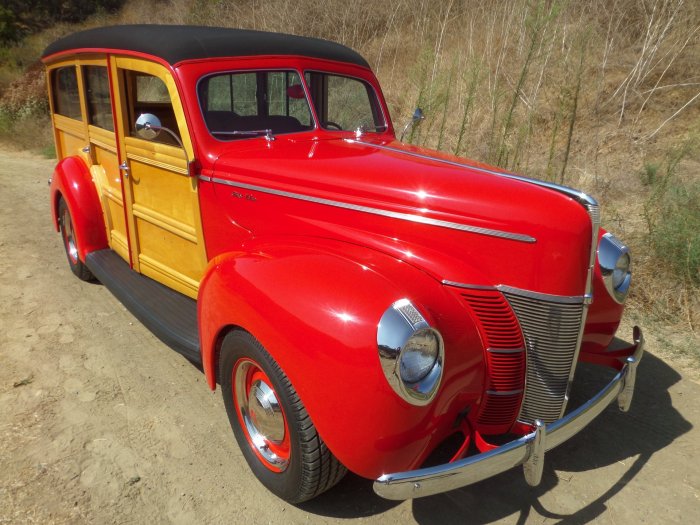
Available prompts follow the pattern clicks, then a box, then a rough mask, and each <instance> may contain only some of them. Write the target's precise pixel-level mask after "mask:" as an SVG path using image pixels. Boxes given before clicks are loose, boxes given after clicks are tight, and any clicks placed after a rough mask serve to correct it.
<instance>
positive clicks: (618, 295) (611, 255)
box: [598, 233, 632, 304]
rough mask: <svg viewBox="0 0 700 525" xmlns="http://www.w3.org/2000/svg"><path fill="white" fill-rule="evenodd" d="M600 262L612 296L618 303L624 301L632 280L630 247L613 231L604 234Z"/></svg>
mask: <svg viewBox="0 0 700 525" xmlns="http://www.w3.org/2000/svg"><path fill="white" fill-rule="evenodd" d="M621 263H622V264H621ZM598 264H599V265H600V273H601V275H602V277H603V283H604V284H605V288H606V289H607V291H608V293H609V294H610V297H612V298H613V299H614V300H615V302H617V303H618V304H622V303H624V302H625V299H626V298H627V294H628V293H629V289H630V283H631V282H632V272H631V267H632V259H631V256H630V251H629V248H628V247H627V246H626V245H625V244H623V243H622V241H620V239H618V238H617V237H615V236H614V235H613V234H612V233H606V234H604V235H603V236H602V237H601V239H600V244H599V245H598Z"/></svg>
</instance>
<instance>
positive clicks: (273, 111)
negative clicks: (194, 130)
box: [197, 71, 314, 140]
mask: <svg viewBox="0 0 700 525" xmlns="http://www.w3.org/2000/svg"><path fill="white" fill-rule="evenodd" d="M197 90H198V94H199V102H200V106H201V108H202V111H203V113H204V119H205V121H206V123H207V127H208V128H209V131H210V132H211V133H212V135H214V136H215V137H216V138H218V139H221V140H233V139H240V138H251V137H255V136H257V135H260V134H262V133H264V132H265V131H266V130H270V131H271V132H272V133H273V134H279V133H293V132H298V131H306V130H309V129H312V128H313V125H314V123H313V118H312V116H311V110H310V108H309V103H308V101H307V100H306V94H305V92H304V89H303V87H302V84H301V79H300V77H299V74H298V73H297V72H295V71H256V72H248V71H246V72H241V73H222V74H218V75H212V76H209V77H205V78H203V79H202V80H201V81H200V82H199V85H198V88H197Z"/></svg>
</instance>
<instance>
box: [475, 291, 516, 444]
mask: <svg viewBox="0 0 700 525" xmlns="http://www.w3.org/2000/svg"><path fill="white" fill-rule="evenodd" d="M462 297H464V299H465V300H466V302H467V304H468V305H469V308H470V309H471V310H472V312H473V313H474V318H475V320H476V321H477V325H478V327H479V331H480V333H481V337H482V339H483V341H484V344H485V345H486V366H487V368H488V384H487V385H486V393H485V394H484V400H483V403H482V405H481V407H480V408H479V413H478V415H477V418H476V422H477V425H478V429H479V430H480V431H481V432H483V433H486V434H490V433H493V434H497V433H503V432H507V431H508V430H510V428H511V426H512V425H513V423H514V422H515V418H516V417H517V415H518V412H519V410H520V404H521V402H522V397H523V385H524V383H525V347H524V341H523V338H522V332H521V330H520V325H519V324H518V321H517V320H516V318H515V316H514V313H513V310H512V309H511V307H510V306H509V305H508V302H507V301H506V300H505V298H504V297H503V295H501V293H500V292H498V291H496V290H473V291H469V292H464V293H463V294H462Z"/></svg>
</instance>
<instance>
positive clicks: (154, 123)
mask: <svg viewBox="0 0 700 525" xmlns="http://www.w3.org/2000/svg"><path fill="white" fill-rule="evenodd" d="M134 128H135V129H136V134H137V135H138V136H139V137H141V138H142V139H146V140H153V139H154V138H156V137H157V136H158V135H160V132H161V130H162V129H163V126H162V125H161V123H160V119H159V118H158V117H156V116H155V115H153V114H151V113H141V114H140V115H139V118H137V119H136V124H135V125H134Z"/></svg>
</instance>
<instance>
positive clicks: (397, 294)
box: [198, 239, 483, 477]
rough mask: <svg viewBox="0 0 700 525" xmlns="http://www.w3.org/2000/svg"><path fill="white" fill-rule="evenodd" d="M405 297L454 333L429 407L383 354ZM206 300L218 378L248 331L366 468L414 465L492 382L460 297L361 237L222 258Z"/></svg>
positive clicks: (344, 450)
mask: <svg viewBox="0 0 700 525" xmlns="http://www.w3.org/2000/svg"><path fill="white" fill-rule="evenodd" d="M389 276H390V277H389ZM404 297H405V298H408V299H410V300H412V301H413V302H414V304H415V305H416V306H417V307H418V308H419V309H420V310H421V312H422V313H423V315H424V316H425V318H426V319H427V320H428V321H429V322H430V323H431V324H432V325H433V326H436V327H437V328H438V329H440V330H441V331H442V333H443V337H444V338H445V346H446V355H445V362H446V365H445V373H444V377H443V382H442V384H441V387H440V393H439V394H438V396H437V397H436V399H435V400H434V401H433V402H432V403H431V404H429V405H428V406H426V407H416V406H412V405H409V404H408V403H407V402H406V401H404V400H403V399H402V398H400V397H399V396H398V395H397V394H396V393H394V391H393V390H392V389H391V387H390V386H389V384H388V382H387V380H386V378H385V377H384V374H383V372H382V370H381V367H380V363H379V355H378V351H377V324H378V322H379V319H380V318H381V316H382V314H383V313H384V311H385V310H386V309H387V308H388V307H389V306H390V305H391V304H392V303H393V302H395V301H397V300H399V299H401V298H404ZM198 305H199V306H198V307H199V320H200V341H201V346H202V361H203V366H204V371H205V373H206V377H207V381H208V383H209V385H210V387H211V388H215V385H216V379H217V378H216V375H217V370H216V369H217V366H218V364H217V355H218V349H219V344H220V341H221V339H222V338H223V335H225V334H226V333H227V331H228V330H230V329H233V328H235V327H239V328H242V329H244V330H247V331H248V332H250V333H251V334H252V335H253V336H255V337H256V338H257V339H258V340H259V341H260V342H261V343H262V344H263V346H264V347H265V348H266V349H267V350H268V352H270V354H271V355H272V357H273V358H274V359H275V360H276V361H277V362H278V363H279V365H280V366H281V368H282V369H283V370H284V372H285V374H287V376H288V378H289V379H290V381H291V382H292V384H293V385H294V387H295V389H296V391H297V393H298V395H299V397H300V398H301V400H302V402H303V403H304V405H305V407H306V409H307V411H308V413H309V415H310V417H311V419H312V420H313V421H314V424H315V425H316V427H317V429H318V431H319V433H320V435H321V436H323V439H324V440H325V442H326V443H327V445H328V446H329V448H330V449H331V450H332V451H333V453H334V454H335V455H336V456H337V457H338V459H340V461H341V462H343V463H344V464H345V465H346V466H347V467H348V468H349V469H351V470H352V471H354V472H356V473H358V474H360V475H363V476H367V477H373V476H377V475H379V474H381V473H382V472H388V471H391V470H392V469H394V468H400V469H404V468H410V467H412V466H415V465H416V463H417V462H418V461H420V460H421V459H422V458H423V457H424V456H425V454H426V453H427V452H429V450H428V448H429V446H432V444H434V441H435V439H436V436H437V434H445V433H446V432H448V431H450V429H451V425H452V423H453V422H454V417H455V413H456V412H455V411H456V410H457V409H456V408H455V407H456V405H457V404H459V408H460V409H461V408H463V407H464V403H465V402H466V401H465V399H464V395H465V392H472V393H471V396H472V397H471V398H470V399H471V401H472V402H473V400H474V399H475V398H476V397H478V395H479V393H480V391H481V385H482V383H481V380H482V377H483V365H482V355H481V347H480V343H479V342H478V336H477V335H476V330H475V329H472V330H471V334H472V335H471V336H469V335H465V334H467V333H469V332H470V331H469V324H470V321H469V320H468V319H465V315H464V310H463V307H462V306H461V305H460V304H459V302H458V301H457V300H456V299H455V297H454V296H453V295H452V294H449V293H448V292H446V291H445V290H444V286H442V285H441V284H440V283H438V282H437V281H435V280H434V279H432V278H430V277H428V276H427V275H426V274H424V273H422V272H420V271H419V270H416V269H415V268H413V267H411V266H409V265H407V264H405V263H403V262H401V261H399V260H397V259H393V258H391V257H389V256H387V255H385V254H381V253H378V252H374V251H372V250H367V249H365V248H361V247H359V246H355V245H350V244H346V243H341V242H338V241H330V240H323V239H313V240H309V241H303V240H296V241H290V240H287V241H285V242H276V243H274V244H272V243H270V244H267V245H264V244H261V245H258V246H256V247H255V248H254V249H253V248H251V249H249V250H247V251H246V252H237V253H229V254H225V255H222V256H220V257H217V258H215V259H213V260H212V261H211V263H210V265H209V267H208V270H207V272H206V274H205V277H204V279H203V280H202V282H201V284H200V291H199V298H198ZM457 327H458V328H459V329H455V328H457ZM465 327H466V330H465ZM453 332H455V333H458V334H459V335H458V336H453V335H452V333H453ZM470 337H471V339H470ZM474 337H476V338H477V340H475V339H474ZM457 338H458V339H457ZM469 347H474V348H475V350H474V352H471V353H470V352H468V351H465V350H466V349H467V348H469ZM451 349H455V350H451ZM457 349H458V350H459V352H457ZM457 378H458V379H459V380H457ZM458 398H459V401H458ZM438 437H439V436H438Z"/></svg>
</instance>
